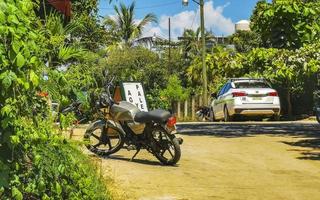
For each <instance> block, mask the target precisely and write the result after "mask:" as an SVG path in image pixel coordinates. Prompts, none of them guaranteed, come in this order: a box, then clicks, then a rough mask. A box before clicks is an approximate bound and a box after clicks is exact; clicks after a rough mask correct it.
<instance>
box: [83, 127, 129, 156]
mask: <svg viewBox="0 0 320 200" xmlns="http://www.w3.org/2000/svg"><path fill="white" fill-rule="evenodd" d="M84 141H85V142H86V144H85V145H86V147H87V148H88V149H89V150H90V151H91V152H93V153H95V154H97V155H100V156H108V155H111V154H114V153H116V152H118V151H119V150H120V149H121V148H122V147H123V144H124V136H123V134H122V133H121V131H120V130H119V129H118V128H117V127H108V126H107V125H106V124H96V125H94V126H93V127H91V128H90V129H87V130H86V132H85V134H84Z"/></svg>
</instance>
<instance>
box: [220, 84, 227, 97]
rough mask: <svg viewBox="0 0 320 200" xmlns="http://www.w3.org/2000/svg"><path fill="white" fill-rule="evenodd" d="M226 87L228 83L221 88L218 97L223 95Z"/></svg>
mask: <svg viewBox="0 0 320 200" xmlns="http://www.w3.org/2000/svg"><path fill="white" fill-rule="evenodd" d="M225 87H226V85H224V86H223V87H222V88H221V90H220V92H219V93H218V97H219V96H221V95H223V92H224V89H225Z"/></svg>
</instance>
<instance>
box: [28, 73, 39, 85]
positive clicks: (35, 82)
mask: <svg viewBox="0 0 320 200" xmlns="http://www.w3.org/2000/svg"><path fill="white" fill-rule="evenodd" d="M30 80H31V82H32V84H33V85H34V86H37V85H38V84H39V77H38V76H37V75H36V73H34V71H33V70H31V71H30Z"/></svg>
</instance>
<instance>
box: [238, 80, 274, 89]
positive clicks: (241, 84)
mask: <svg viewBox="0 0 320 200" xmlns="http://www.w3.org/2000/svg"><path fill="white" fill-rule="evenodd" d="M234 85H235V88H269V87H270V86H269V85H268V84H267V83H265V82H260V81H252V82H235V83H234Z"/></svg>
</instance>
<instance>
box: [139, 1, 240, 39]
mask: <svg viewBox="0 0 320 200" xmlns="http://www.w3.org/2000/svg"><path fill="white" fill-rule="evenodd" d="M229 4H230V3H227V4H225V5H224V6H217V7H214V4H213V1H208V2H206V3H205V5H204V13H205V16H204V17H205V27H206V29H207V30H212V31H213V33H214V34H215V35H230V34H232V33H234V23H233V22H232V20H231V19H230V18H227V17H225V16H224V15H223V10H224V9H225V8H226V7H227V6H228V5H229ZM199 13H200V11H199V8H198V10H197V11H193V10H191V11H190V10H189V11H183V12H180V13H178V14H175V15H173V16H168V15H162V16H160V18H159V24H158V25H148V26H147V27H146V28H145V30H144V33H143V36H153V35H154V34H156V35H158V36H161V37H165V38H167V37H168V18H169V17H170V18H171V35H172V38H174V39H177V37H178V36H181V35H182V33H183V30H184V29H186V28H188V29H190V28H192V29H194V30H195V29H197V27H199V26H200V17H199Z"/></svg>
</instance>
